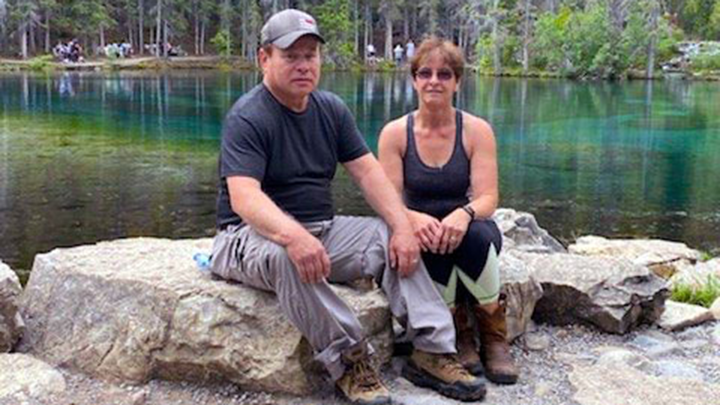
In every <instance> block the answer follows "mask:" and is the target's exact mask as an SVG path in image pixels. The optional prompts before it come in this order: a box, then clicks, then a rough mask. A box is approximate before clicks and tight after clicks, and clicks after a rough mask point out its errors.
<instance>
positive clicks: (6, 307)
mask: <svg viewBox="0 0 720 405" xmlns="http://www.w3.org/2000/svg"><path fill="white" fill-rule="evenodd" d="M21 291H22V287H21V286H20V280H18V277H17V275H16V274H15V272H13V271H12V270H11V269H10V267H8V266H7V265H6V264H5V263H3V262H0V353H6V352H9V351H10V350H11V349H12V348H13V346H15V343H17V341H18V339H20V336H22V333H23V330H24V328H25V325H24V323H23V320H22V317H21V316H20V312H19V311H18V300H19V297H20V292H21Z"/></svg>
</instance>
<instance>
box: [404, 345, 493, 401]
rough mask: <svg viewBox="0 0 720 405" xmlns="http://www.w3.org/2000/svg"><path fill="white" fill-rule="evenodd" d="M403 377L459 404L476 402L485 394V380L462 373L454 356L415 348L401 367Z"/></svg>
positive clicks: (465, 372) (463, 369)
mask: <svg viewBox="0 0 720 405" xmlns="http://www.w3.org/2000/svg"><path fill="white" fill-rule="evenodd" d="M403 376H404V377H405V378H407V379H408V380H409V381H410V382H412V383H413V384H415V385H417V386H420V387H427V388H431V389H433V390H435V391H437V392H439V393H440V394H442V395H445V396H446V397H449V398H453V399H457V400H460V401H480V400H482V399H483V398H485V394H486V393H487V389H486V388H485V380H483V379H482V378H478V377H475V376H474V375H472V374H470V373H469V372H468V371H467V370H465V368H464V367H463V366H462V365H461V364H460V362H459V361H458V360H457V356H455V355H454V354H434V353H427V352H423V351H420V350H417V349H415V350H414V351H413V354H412V356H410V359H408V362H407V364H406V365H405V367H404V368H403Z"/></svg>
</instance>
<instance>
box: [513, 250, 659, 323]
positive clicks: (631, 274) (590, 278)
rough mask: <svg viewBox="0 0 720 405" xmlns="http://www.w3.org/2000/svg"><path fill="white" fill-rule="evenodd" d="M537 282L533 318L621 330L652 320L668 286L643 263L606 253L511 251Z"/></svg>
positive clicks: (657, 312)
mask: <svg viewBox="0 0 720 405" xmlns="http://www.w3.org/2000/svg"><path fill="white" fill-rule="evenodd" d="M516 255H519V257H520V258H521V259H522V260H523V261H524V262H525V264H527V265H528V266H529V267H531V268H533V269H534V273H533V277H535V279H537V280H538V281H539V282H540V284H541V285H542V288H543V297H542V298H541V299H540V301H538V303H537V306H536V307H535V314H534V315H533V317H534V319H535V320H537V321H540V322H548V323H551V324H556V325H567V324H573V323H583V324H590V325H594V326H596V327H597V328H599V329H600V330H603V331H605V332H611V333H626V332H628V331H629V330H631V329H633V328H634V327H636V326H638V325H640V324H643V323H652V322H655V320H657V319H658V318H659V316H660V314H661V313H662V311H663V308H664V304H665V300H666V299H667V298H668V296H669V291H668V289H667V287H666V286H665V281H664V280H663V279H661V278H660V277H658V276H656V275H655V274H653V273H652V272H651V271H650V270H648V269H647V268H646V267H643V266H639V265H636V264H633V263H631V262H630V261H629V260H626V259H622V258H614V257H607V256H580V255H574V254H553V255H539V254H530V253H517V254H516Z"/></svg>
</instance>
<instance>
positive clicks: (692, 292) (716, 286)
mask: <svg viewBox="0 0 720 405" xmlns="http://www.w3.org/2000/svg"><path fill="white" fill-rule="evenodd" d="M718 297H720V279H718V278H717V277H716V276H714V275H712V274H709V275H708V277H707V279H706V282H705V283H704V284H702V285H699V286H697V285H692V284H689V283H685V282H680V283H677V284H675V285H674V286H673V288H672V293H671V296H670V299H672V300H673V301H677V302H685V303H688V304H693V305H700V306H703V307H705V308H709V307H710V306H711V305H712V304H713V302H715V300H716V299H717V298H718Z"/></svg>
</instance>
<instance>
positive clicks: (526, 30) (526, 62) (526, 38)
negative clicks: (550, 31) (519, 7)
mask: <svg viewBox="0 0 720 405" xmlns="http://www.w3.org/2000/svg"><path fill="white" fill-rule="evenodd" d="M529 48H530V0H525V24H523V49H522V65H523V74H525V75H527V72H528V70H529V69H530V50H529Z"/></svg>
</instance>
